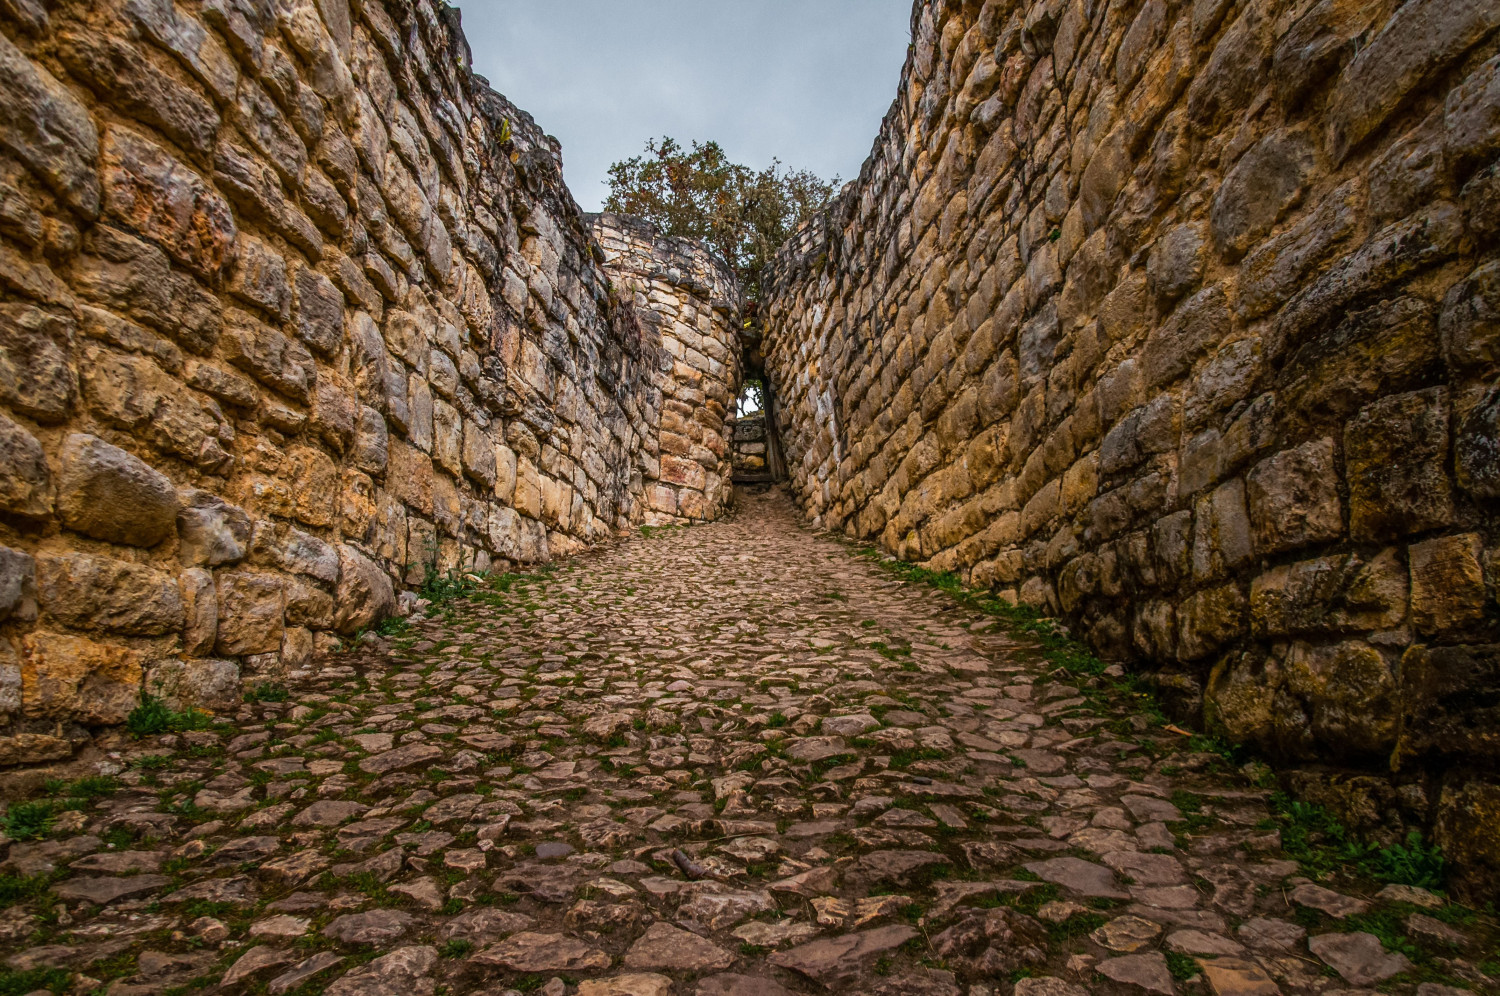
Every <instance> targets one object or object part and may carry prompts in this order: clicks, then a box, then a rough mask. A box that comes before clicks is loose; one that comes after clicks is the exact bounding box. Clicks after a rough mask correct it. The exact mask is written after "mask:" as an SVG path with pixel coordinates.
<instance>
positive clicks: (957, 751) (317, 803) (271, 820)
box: [0, 492, 1488, 996]
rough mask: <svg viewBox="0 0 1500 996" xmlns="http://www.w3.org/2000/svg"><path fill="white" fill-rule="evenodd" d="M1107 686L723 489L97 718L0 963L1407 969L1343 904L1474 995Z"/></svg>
mask: <svg viewBox="0 0 1500 996" xmlns="http://www.w3.org/2000/svg"><path fill="white" fill-rule="evenodd" d="M1113 684H1114V683H1113V681H1112V680H1111V679H1108V678H1105V679H1085V680H1083V681H1078V680H1075V679H1073V678H1069V677H1067V676H1066V672H1057V673H1049V668H1048V665H1046V664H1045V663H1044V661H1043V655H1042V654H1041V653H1040V652H1039V650H1038V648H1037V647H1035V646H1033V645H1030V644H1027V643H1024V642H1018V641H1016V640H1014V639H1012V638H1010V637H1007V636H1006V635H1004V633H1003V632H1001V631H999V630H998V629H997V628H996V627H995V624H994V622H993V620H991V619H989V618H987V617H984V616H980V615H977V614H975V613H973V612H971V611H969V610H966V609H964V608H962V607H960V606H958V605H956V604H955V603H953V602H952V601H951V600H949V599H948V598H947V597H946V596H944V595H942V594H940V593H938V592H936V591H934V590H932V589H930V588H927V587H924V586H919V585H913V584H908V583H904V582H902V581H900V580H898V579H897V578H896V577H895V576H894V575H893V574H891V573H890V572H887V571H885V570H883V569H882V568H880V567H879V566H877V565H875V564H872V563H870V562H869V561H866V560H862V559H859V558H856V557H853V556H851V555H850V553H849V551H848V550H847V548H846V547H844V546H842V545H841V544H839V543H836V542H833V541H831V540H829V539H824V538H818V537H815V536H813V535H812V534H810V533H808V532H807V531H805V530H804V529H802V528H801V527H800V526H799V525H798V523H797V519H796V516H795V512H794V510H793V509H792V507H791V506H790V504H788V503H787V502H785V500H784V499H783V498H781V497H780V496H779V495H778V494H776V493H774V492H773V493H771V494H768V495H741V497H740V509H739V511H738V513H737V514H736V515H735V516H734V517H733V518H732V519H730V520H728V521H725V522H721V523H718V524H715V525H711V526H705V527H700V528H696V529H688V530H681V529H674V530H667V531H661V532H656V533H654V534H653V535H651V536H649V537H644V538H641V537H637V538H634V539H632V540H630V541H628V542H624V543H621V544H618V545H615V546H613V547H611V548H609V549H606V550H604V551H602V552H597V553H593V554H589V555H586V556H582V557H579V558H577V559H574V560H571V561H568V562H565V563H562V564H560V565H557V566H556V567H555V568H554V569H551V570H547V571H541V572H537V573H535V574H532V575H529V576H526V577H524V578H521V579H515V578H507V579H500V580H493V579H492V580H491V581H490V582H489V584H488V585H487V586H486V587H485V588H484V589H482V590H481V591H479V592H478V593H477V594H475V595H474V596H473V597H471V598H470V599H468V600H464V601H459V602H456V603H453V604H451V605H450V606H448V607H447V611H445V612H443V613H439V614H438V615H437V616H436V617H434V618H432V619H428V620H426V621H423V622H421V623H419V624H417V625H414V626H413V627H412V628H411V629H410V630H409V631H408V632H407V633H405V634H403V635H399V636H396V637H394V638H392V639H391V640H390V641H389V645H386V644H385V643H384V642H382V641H375V642H374V643H373V644H366V645H365V646H364V647H363V648H362V649H361V651H360V652H358V653H351V654H347V655H345V656H343V657H339V658H334V659H332V660H330V661H327V662H325V664H324V666H322V668H321V670H320V671H319V674H318V677H317V679H316V680H315V681H313V682H312V683H311V684H308V685H304V686H299V687H295V688H292V689H290V692H291V694H290V697H289V698H287V699H286V700H285V701H280V702H260V703H256V704H251V705H247V706H246V707H245V708H244V709H243V710H242V711H241V713H240V714H239V716H238V717H237V719H236V722H235V724H234V726H233V728H216V729H215V730H212V731H200V732H192V733H187V734H184V735H182V736H180V737H175V736H162V737H155V738H146V739H144V740H132V739H129V738H128V737H125V736H124V735H120V736H119V737H118V738H117V739H116V740H115V741H114V742H113V743H106V744H105V745H104V746H105V748H106V749H107V750H112V751H114V753H111V754H109V755H108V756H109V757H110V758H113V759H114V760H113V762H108V763H106V765H105V771H106V773H110V772H113V773H115V774H116V777H117V779H118V783H119V786H118V788H117V789H115V790H113V791H109V790H108V789H109V786H107V785H98V784H93V785H90V784H80V785H75V786H72V787H70V788H67V789H58V788H57V786H52V787H51V788H52V791H53V792H54V794H55V795H57V796H58V797H59V798H63V799H66V798H68V797H70V796H71V797H77V798H78V799H80V801H79V802H77V803H74V804H73V805H74V806H75V807H76V808H74V809H72V810H67V811H63V812H62V813H61V814H60V815H59V816H58V817H57V818H56V819H55V821H54V823H53V825H52V830H51V835H50V836H49V837H48V838H47V839H45V840H42V841H40V842H28V843H19V842H18V843H13V844H11V845H10V847H9V853H8V856H7V860H6V862H5V864H4V867H3V868H0V871H3V872H4V873H5V874H6V875H7V876H8V877H7V878H5V879H4V880H3V881H0V885H3V889H0V893H3V896H4V898H5V900H6V901H7V902H9V903H10V905H9V907H8V908H7V909H5V910H4V911H3V913H0V937H3V939H4V945H5V947H4V958H5V960H6V962H7V965H8V967H9V970H10V971H11V972H12V973H13V974H12V975H8V976H0V991H3V992H7V993H9V992H16V993H20V992H24V991H25V990H24V989H21V988H18V987H17V986H18V985H19V984H20V983H19V982H17V981H16V980H26V979H34V980H36V983H35V984H36V985H37V986H38V987H43V986H46V985H55V986H56V988H57V991H59V992H62V991H73V992H90V991H100V992H103V991H107V992H108V993H111V994H115V996H122V994H153V996H156V994H172V993H183V994H186V993H197V992H206V993H207V992H211V993H271V994H276V996H281V994H286V993H297V994H304V993H306V994H310V993H328V994H330V996H354V994H364V996H374V994H400V996H434V994H443V993H446V994H460V993H491V994H500V993H505V992H510V991H518V992H534V991H539V992H543V993H548V994H553V996H556V994H562V993H564V992H567V993H574V992H577V993H579V994H582V996H632V994H634V996H639V994H652V996H662V994H668V993H674V994H696V996H775V994H782V993H788V992H791V993H817V992H825V991H829V990H833V991H841V992H858V993H869V994H891V996H897V994H900V996H910V994H916V996H921V994H943V996H947V994H954V996H961V994H965V993H967V994H969V996H986V994H1000V996H1009V994H1011V993H1012V992H1014V993H1016V994H1018V996H1074V994H1079V993H1084V992H1088V993H1121V994H1127V993H1128V994H1139V993H1141V992H1143V991H1145V992H1153V993H1173V992H1180V993H1192V992H1209V991H1212V992H1217V993H1219V994H1231V993H1232V994H1269V993H1274V992H1277V991H1278V990H1279V991H1281V992H1284V993H1332V992H1334V991H1337V990H1351V989H1357V988H1359V987H1363V986H1372V985H1375V984H1377V983H1381V982H1382V981H1383V980H1386V979H1388V978H1390V977H1391V976H1396V978H1395V980H1394V982H1393V983H1388V984H1387V985H1386V988H1387V990H1393V991H1397V992H1413V991H1416V989H1417V982H1418V980H1419V977H1420V976H1419V974H1411V969H1412V966H1411V965H1410V963H1408V962H1407V961H1406V959H1405V957H1404V956H1402V955H1399V954H1391V953H1389V952H1387V951H1385V950H1384V949H1383V948H1382V946H1381V943H1380V941H1379V940H1378V939H1377V938H1376V937H1375V936H1374V935H1372V934H1370V933H1365V932H1359V931H1354V932H1346V929H1347V926H1346V929H1340V926H1341V923H1342V924H1344V925H1347V924H1348V923H1349V922H1353V923H1356V924H1357V923H1360V922H1362V921H1360V920H1358V919H1355V920H1353V921H1350V920H1347V919H1346V918H1349V917H1351V916H1352V917H1356V918H1357V917H1358V916H1360V915H1361V914H1364V915H1365V916H1367V917H1368V916H1369V914H1370V911H1385V912H1387V913H1390V914H1391V915H1392V916H1396V917H1398V918H1399V919H1397V920H1396V921H1395V922H1396V923H1397V925H1398V926H1400V925H1401V924H1403V923H1404V925H1405V930H1406V931H1407V933H1408V936H1410V937H1412V938H1413V939H1414V940H1415V941H1416V942H1417V943H1420V944H1423V945H1426V944H1427V943H1428V941H1433V937H1436V938H1437V940H1436V941H1433V943H1436V944H1437V945H1438V946H1437V947H1436V948H1435V950H1436V951H1437V952H1438V955H1439V957H1436V959H1435V960H1427V961H1428V964H1427V967H1426V968H1425V969H1423V971H1424V972H1426V973H1427V977H1429V978H1430V977H1432V973H1433V972H1434V971H1439V970H1440V971H1441V972H1442V973H1445V974H1446V975H1447V977H1448V979H1449V981H1450V982H1455V983H1457V984H1462V985H1467V986H1470V987H1471V988H1472V989H1474V990H1476V991H1478V990H1483V989H1484V988H1485V986H1486V985H1487V984H1488V983H1487V982H1486V981H1485V980H1484V978H1483V976H1481V975H1480V974H1479V973H1478V971H1477V970H1476V969H1475V968H1474V967H1473V964H1474V961H1475V960H1477V959H1476V958H1474V957H1473V954H1474V953H1473V952H1472V951H1471V949H1470V948H1469V947H1468V945H1469V944H1470V941H1469V939H1468V938H1467V936H1465V935H1464V934H1461V933H1460V934H1455V935H1454V937H1453V938H1445V937H1442V936H1441V932H1442V931H1445V930H1451V928H1450V927H1448V926H1447V925H1446V924H1444V923H1443V922H1442V921H1441V920H1440V919H1439V918H1438V917H1435V916H1428V915H1426V913H1424V912H1423V910H1422V907H1424V906H1426V905H1433V904H1435V905H1436V906H1439V907H1441V906H1442V905H1443V904H1442V901H1441V900H1437V899H1434V898H1433V897H1431V896H1430V894H1427V893H1423V892H1421V891H1420V890H1407V891H1406V892H1401V891H1400V890H1396V891H1395V892H1392V891H1390V890H1387V891H1386V892H1385V893H1383V894H1382V895H1381V896H1380V897H1374V896H1360V895H1351V894H1345V893H1348V892H1349V891H1350V890H1348V889H1347V888H1346V889H1345V892H1344V893H1341V892H1336V891H1332V890H1330V889H1328V888H1324V887H1323V886H1322V885H1318V884H1313V883H1311V882H1309V881H1308V880H1306V879H1303V878H1299V877H1298V871H1299V870H1298V866H1297V865H1296V864H1295V863H1294V862H1290V861H1288V860H1285V859H1284V858H1283V857H1282V856H1281V855H1280V852H1279V847H1280V839H1279V836H1278V834H1277V832H1276V830H1275V829H1273V827H1274V823H1272V822H1270V821H1269V820H1268V816H1269V813H1268V809H1267V802H1266V798H1267V793H1266V792H1265V791H1264V790H1260V789H1255V788H1251V787H1249V785H1248V783H1247V782H1245V781H1244V779H1243V778H1240V777H1239V776H1237V775H1236V774H1234V773H1232V772H1226V770H1225V769H1224V767H1223V762H1222V759H1220V758H1218V757H1217V756H1216V755H1205V754H1186V753H1183V752H1182V745H1183V744H1184V743H1185V742H1186V738H1185V737H1182V736H1180V735H1178V734H1176V733H1173V732H1170V731H1168V730H1165V729H1163V728H1162V727H1161V726H1160V725H1159V724H1158V723H1154V722H1152V721H1151V720H1150V719H1149V718H1148V715H1147V714H1146V713H1143V712H1141V711H1140V710H1141V708H1142V703H1141V701H1140V700H1139V699H1136V698H1134V697H1133V696H1132V694H1131V693H1129V692H1128V691H1125V690H1124V689H1123V688H1119V689H1116V688H1114V687H1113ZM273 697H280V696H273ZM90 790H92V791H94V792H97V793H99V794H97V795H96V796H94V797H93V798H88V799H87V801H82V800H84V799H85V798H86V797H87V796H88V795H89V791H90ZM1330 884H1334V885H1337V884H1338V883H1330ZM1431 912H1434V913H1441V910H1432V911H1431ZM1450 919H1451V918H1450ZM1309 928H1311V930H1309ZM1423 930H1426V931H1428V932H1429V934H1431V935H1432V936H1430V937H1426V938H1425V939H1424V935H1422V934H1421V931H1423ZM1310 933H1311V934H1312V935H1313V936H1312V937H1311V938H1310V939H1309V937H1308V935H1309V934H1310ZM1455 938H1456V943H1457V944H1458V945H1459V946H1457V947H1448V946H1446V945H1447V941H1449V940H1454V939H1455ZM1424 950H1425V948H1424ZM1434 966H1436V968H1434ZM49 970H55V971H52V972H51V973H50V974H48V972H49ZM1401 972H1407V973H1408V974H1405V975H1398V974H1397V973H1401ZM22 973H30V974H22ZM74 973H77V974H74ZM7 983H8V984H9V985H10V986H11V988H5V986H6V985H7ZM1452 991H1453V992H1456V991H1457V990H1452ZM1445 992H1449V990H1445V989H1443V988H1442V987H1440V986H1437V985H1435V984H1434V983H1431V982H1428V983H1426V984H1425V985H1424V986H1423V988H1422V990H1421V996H1441V994H1443V993H1445Z"/></svg>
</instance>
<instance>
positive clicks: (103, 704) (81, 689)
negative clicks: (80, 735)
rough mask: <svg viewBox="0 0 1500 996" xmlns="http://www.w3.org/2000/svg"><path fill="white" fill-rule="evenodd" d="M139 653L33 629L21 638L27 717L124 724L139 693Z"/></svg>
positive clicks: (23, 704) (23, 694)
mask: <svg viewBox="0 0 1500 996" xmlns="http://www.w3.org/2000/svg"><path fill="white" fill-rule="evenodd" d="M141 670H142V661H141V655H140V654H139V653H138V652H137V651H135V650H132V649H130V648H129V647H122V646H119V645H117V644H110V643H96V642H94V641H93V640H88V639H84V638H83V637H78V636H65V635H63V634H61V633H48V632H36V633H30V634H28V635H26V636H23V637H22V638H21V696H22V707H23V709H24V711H25V713H26V715H28V716H34V717H41V718H48V719H52V718H56V719H75V720H78V721H80V722H84V723H100V724H104V723H123V722H124V721H125V717H126V716H127V715H128V714H129V713H130V710H131V709H133V708H135V705H136V702H137V700H138V699H139V696H140V685H141Z"/></svg>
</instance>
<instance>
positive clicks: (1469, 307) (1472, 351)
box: [1438, 260, 1500, 369]
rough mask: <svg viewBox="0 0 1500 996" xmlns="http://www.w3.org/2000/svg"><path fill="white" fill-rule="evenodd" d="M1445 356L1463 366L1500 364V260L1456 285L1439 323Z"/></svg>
mask: <svg viewBox="0 0 1500 996" xmlns="http://www.w3.org/2000/svg"><path fill="white" fill-rule="evenodd" d="M1438 328H1439V331H1440V333H1441V336H1442V344H1443V358H1444V359H1445V360H1447V361H1448V363H1450V364H1452V365H1453V366H1454V367H1457V368H1459V369H1469V368H1478V369H1484V368H1486V367H1490V366H1493V365H1494V364H1495V363H1500V260H1495V261H1492V262H1489V263H1486V264H1484V265H1482V266H1480V267H1478V268H1476V269H1475V270H1474V272H1473V273H1471V274H1469V276H1468V277H1467V278H1466V279H1464V280H1461V281H1459V282H1458V283H1456V284H1454V285H1453V287H1452V288H1451V289H1450V290H1449V291H1448V293H1447V295H1446V296H1445V297H1444V298H1443V310H1442V316H1441V318H1440V319H1439V322H1438Z"/></svg>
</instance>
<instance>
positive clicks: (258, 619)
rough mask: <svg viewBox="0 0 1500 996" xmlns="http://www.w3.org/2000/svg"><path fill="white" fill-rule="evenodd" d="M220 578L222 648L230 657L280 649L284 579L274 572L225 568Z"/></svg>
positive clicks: (282, 624)
mask: <svg viewBox="0 0 1500 996" xmlns="http://www.w3.org/2000/svg"><path fill="white" fill-rule="evenodd" d="M216 582H217V589H218V591H217V594H218V603H219V624H218V634H217V642H216V643H215V647H216V648H217V650H218V652H219V653H220V654H222V655H224V656H226V657H242V656H246V655H250V654H265V653H271V652H273V651H277V650H280V649H281V632H282V629H283V628H284V622H283V614H284V593H283V584H282V581H281V579H280V578H278V577H275V576H274V575H270V574H252V573H249V572H246V571H221V572H220V573H219V575H218V577H217V578H216Z"/></svg>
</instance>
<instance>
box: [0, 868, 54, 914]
mask: <svg viewBox="0 0 1500 996" xmlns="http://www.w3.org/2000/svg"><path fill="white" fill-rule="evenodd" d="M51 888H52V876H50V875H33V876H31V877H30V878H22V877H21V876H19V875H0V909H4V908H7V907H10V906H14V905H16V904H17V903H24V902H26V901H27V900H30V899H35V898H36V897H38V896H44V895H46V894H47V890H48V889H51Z"/></svg>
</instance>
